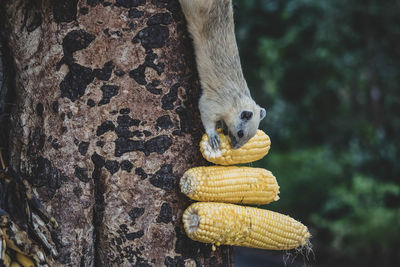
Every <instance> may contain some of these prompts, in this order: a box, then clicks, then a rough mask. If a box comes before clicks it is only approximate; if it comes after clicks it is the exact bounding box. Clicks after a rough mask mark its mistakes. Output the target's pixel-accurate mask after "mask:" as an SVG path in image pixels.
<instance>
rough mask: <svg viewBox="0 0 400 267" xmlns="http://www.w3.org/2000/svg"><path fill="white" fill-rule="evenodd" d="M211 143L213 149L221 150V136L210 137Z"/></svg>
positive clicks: (213, 135)
mask: <svg viewBox="0 0 400 267" xmlns="http://www.w3.org/2000/svg"><path fill="white" fill-rule="evenodd" d="M208 138H209V143H210V146H211V147H212V149H215V150H217V149H218V148H219V136H218V134H217V133H215V134H212V135H209V136H208Z"/></svg>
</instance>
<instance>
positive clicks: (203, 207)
mask: <svg viewBox="0 0 400 267" xmlns="http://www.w3.org/2000/svg"><path fill="white" fill-rule="evenodd" d="M183 224H184V227H185V231H186V234H187V235H188V236H189V238H191V239H193V240H196V241H200V242H203V243H211V244H215V245H217V246H219V245H233V246H244V247H252V248H260V249H271V250H288V249H294V248H297V247H300V246H308V245H309V241H308V239H309V238H310V233H309V232H308V229H307V227H306V226H304V225H303V224H302V223H300V222H298V221H296V220H294V219H293V218H291V217H289V216H286V215H283V214H280V213H277V212H273V211H269V210H263V209H258V208H252V207H244V206H238V205H233V204H225V203H211V202H197V203H194V204H192V205H190V206H189V207H188V208H187V209H186V210H185V212H184V213H183Z"/></svg>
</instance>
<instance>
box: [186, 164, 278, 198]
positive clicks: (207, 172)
mask: <svg viewBox="0 0 400 267" xmlns="http://www.w3.org/2000/svg"><path fill="white" fill-rule="evenodd" d="M180 187H181V191H182V193H184V194H186V195H187V196H188V197H189V198H191V199H193V200H198V201H210V202H227V203H228V202H229V203H243V204H268V203H270V202H272V201H276V200H278V199H279V196H278V193H279V186H278V183H277V181H276V178H275V176H274V175H273V174H272V173H271V172H270V171H267V170H265V169H261V168H250V167H236V166H228V167H224V166H209V167H196V168H191V169H189V170H187V171H186V172H185V173H184V174H183V176H182V178H181V180H180Z"/></svg>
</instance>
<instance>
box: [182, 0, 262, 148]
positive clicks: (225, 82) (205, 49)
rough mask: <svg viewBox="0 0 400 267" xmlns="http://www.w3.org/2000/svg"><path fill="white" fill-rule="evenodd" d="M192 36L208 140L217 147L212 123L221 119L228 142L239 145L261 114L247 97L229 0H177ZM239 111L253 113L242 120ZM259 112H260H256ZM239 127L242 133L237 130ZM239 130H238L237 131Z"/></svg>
mask: <svg viewBox="0 0 400 267" xmlns="http://www.w3.org/2000/svg"><path fill="white" fill-rule="evenodd" d="M179 2H180V4H181V6H182V10H183V13H184V14H185V17H186V20H187V24H188V31H189V33H190V34H191V36H192V38H193V44H194V50H195V54H196V63H197V69H198V72H199V76H200V82H201V86H202V89H203V92H202V95H201V97H200V101H199V109H200V113H201V120H202V122H203V125H204V128H205V130H206V132H207V134H208V136H209V140H210V144H211V146H212V147H214V148H218V145H219V139H218V134H217V132H216V125H217V123H218V122H219V121H223V122H224V123H225V124H226V126H227V129H228V134H229V136H230V139H231V143H232V146H233V147H234V148H239V147H241V146H243V145H244V144H245V143H246V142H247V141H248V140H249V139H250V138H251V137H253V136H254V135H255V134H256V131H257V129H258V126H259V123H260V120H261V119H262V118H264V116H265V110H264V109H261V108H260V107H259V106H258V105H257V104H256V103H255V102H254V100H253V99H252V98H251V95H250V91H249V88H248V86H247V83H246V80H245V79H244V77H243V72H242V67H241V64H240V58H239V51H238V48H237V45H236V38H235V32H234V22H233V11H232V2H231V0H179ZM242 111H250V112H252V113H253V116H252V117H251V119H249V120H242V119H241V118H240V115H241V113H242ZM260 112H261V113H260ZM240 130H241V131H243V137H242V138H239V137H238V134H237V133H238V132H239V131H240ZM241 134H242V133H241Z"/></svg>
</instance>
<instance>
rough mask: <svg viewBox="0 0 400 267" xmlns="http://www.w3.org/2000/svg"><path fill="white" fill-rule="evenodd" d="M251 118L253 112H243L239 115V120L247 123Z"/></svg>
mask: <svg viewBox="0 0 400 267" xmlns="http://www.w3.org/2000/svg"><path fill="white" fill-rule="evenodd" d="M251 117H253V112H251V111H247V110H245V111H242V113H241V114H240V119H242V120H246V121H248V120H250V119H251Z"/></svg>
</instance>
